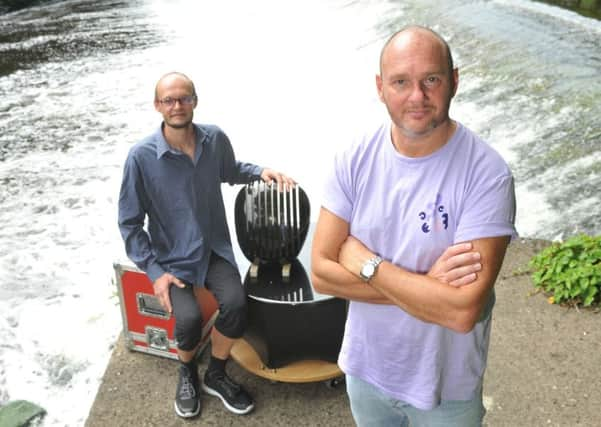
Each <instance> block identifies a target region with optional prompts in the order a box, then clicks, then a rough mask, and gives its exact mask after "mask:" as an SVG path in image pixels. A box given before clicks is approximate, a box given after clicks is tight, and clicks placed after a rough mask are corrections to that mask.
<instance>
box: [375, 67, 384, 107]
mask: <svg viewBox="0 0 601 427" xmlns="http://www.w3.org/2000/svg"><path fill="white" fill-rule="evenodd" d="M376 88H377V89H378V97H379V98H380V101H382V102H384V96H383V95H382V76H381V75H380V74H376Z"/></svg>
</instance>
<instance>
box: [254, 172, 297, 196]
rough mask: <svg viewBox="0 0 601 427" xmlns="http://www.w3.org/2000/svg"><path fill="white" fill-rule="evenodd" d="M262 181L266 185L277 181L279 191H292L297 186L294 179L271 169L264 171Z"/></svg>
mask: <svg viewBox="0 0 601 427" xmlns="http://www.w3.org/2000/svg"><path fill="white" fill-rule="evenodd" d="M261 179H262V180H263V181H264V182H265V183H266V184H271V183H272V182H274V181H275V182H276V183H277V185H278V190H279V191H284V190H290V189H291V188H294V186H295V185H296V181H294V180H293V179H292V178H290V177H288V176H286V175H284V174H283V173H280V172H277V171H275V170H273V169H269V168H265V169H263V172H261Z"/></svg>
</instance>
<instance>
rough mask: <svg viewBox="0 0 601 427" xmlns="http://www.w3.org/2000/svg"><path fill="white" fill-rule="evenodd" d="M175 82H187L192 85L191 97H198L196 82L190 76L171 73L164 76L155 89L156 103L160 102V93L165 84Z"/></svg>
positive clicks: (177, 72)
mask: <svg viewBox="0 0 601 427" xmlns="http://www.w3.org/2000/svg"><path fill="white" fill-rule="evenodd" d="M173 80H184V81H186V82H187V84H188V85H190V90H191V92H190V95H192V96H196V88H195V87H194V82H193V81H192V80H191V79H190V78H189V77H188V76H186V75H185V74H184V73H180V72H179V71H171V72H169V73H167V74H164V75H163V76H162V77H161V78H160V79H159V81H158V82H157V84H156V86H155V88H154V100H155V101H158V99H159V92H160V89H161V87H162V86H163V84H164V83H167V82H171V81H173Z"/></svg>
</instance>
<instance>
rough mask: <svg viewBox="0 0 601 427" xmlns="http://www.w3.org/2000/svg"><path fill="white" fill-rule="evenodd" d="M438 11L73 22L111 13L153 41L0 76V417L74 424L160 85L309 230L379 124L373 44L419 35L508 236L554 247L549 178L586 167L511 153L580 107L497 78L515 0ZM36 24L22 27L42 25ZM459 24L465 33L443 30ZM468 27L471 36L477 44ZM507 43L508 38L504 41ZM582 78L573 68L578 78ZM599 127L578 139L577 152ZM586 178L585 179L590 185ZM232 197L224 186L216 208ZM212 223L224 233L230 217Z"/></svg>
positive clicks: (341, 5) (99, 359)
mask: <svg viewBox="0 0 601 427" xmlns="http://www.w3.org/2000/svg"><path fill="white" fill-rule="evenodd" d="M74 3H78V2H77V1H75V0H74V1H71V2H65V4H64V5H67V6H68V5H69V4H74ZM99 3H100V4H103V2H99ZM452 3H453V5H454V6H460V7H457V8H447V7H446V6H445V10H437V9H436V8H435V7H428V8H424V7H423V5H422V4H421V3H420V2H415V4H413V3H411V2H403V4H398V3H396V2H391V3H388V2H385V1H365V2H345V1H342V0H340V1H337V0H331V1H327V2H326V1H318V0H309V1H306V2H280V1H275V0H259V1H254V2H238V1H233V0H226V1H222V2H210V3H209V2H194V1H192V0H178V1H169V2H168V1H166V0H163V1H159V0H157V1H148V2H137V3H136V4H135V6H133V7H132V8H130V9H127V8H125V9H123V10H118V11H117V12H113V11H111V10H110V9H111V8H110V7H109V11H108V12H106V13H97V14H95V13H90V14H87V15H86V14H81V15H78V17H80V18H81V19H82V20H89V19H95V20H99V21H101V22H104V21H105V20H107V22H112V21H110V19H109V17H111V16H114V13H123V14H124V15H123V18H122V22H121V21H119V22H117V23H116V24H113V25H115V27H114V28H111V27H107V28H102V29H101V30H102V31H105V30H106V31H111V30H114V31H121V30H122V29H123V28H127V27H128V26H130V20H131V18H132V16H133V17H134V18H135V19H136V20H138V21H136V22H137V23H138V24H139V23H140V22H142V23H143V24H145V25H147V26H148V27H149V28H151V31H149V33H150V34H151V35H152V36H153V37H155V38H152V37H151V36H150V35H148V34H146V33H144V34H146V35H145V36H144V37H147V38H148V39H149V40H150V41H149V42H148V44H147V45H145V46H143V47H136V48H132V49H130V50H127V51H124V52H120V53H113V54H106V53H102V54H98V55H94V56H87V57H83V58H78V57H75V59H58V60H57V62H46V63H43V64H41V65H37V66H36V67H34V68H32V69H23V70H20V71H17V72H15V73H13V74H11V75H9V76H8V77H3V78H0V94H2V95H3V96H4V97H3V101H4V100H5V101H6V103H5V104H3V105H2V106H0V129H1V130H2V132H0V142H2V141H4V140H2V139H1V138H2V137H5V138H6V135H11V141H9V142H10V143H12V145H11V147H12V148H13V150H14V152H13V151H11V152H10V154H9V155H8V156H7V157H6V159H5V160H3V161H1V162H0V182H1V186H0V200H1V201H2V208H3V209H2V210H1V211H0V221H1V223H2V224H3V227H2V228H1V229H0V242H1V244H0V273H1V274H2V277H3V278H4V279H5V280H4V282H3V283H2V284H0V296H1V298H0V313H1V315H0V340H1V341H2V342H3V343H4V344H3V345H2V346H0V403H3V402H5V401H7V400H16V399H27V400H31V401H34V402H36V403H38V404H40V405H41V406H43V407H45V408H46V409H47V410H48V415H47V417H46V419H45V421H44V425H45V426H62V425H68V426H77V425H82V424H83V423H84V422H85V418H86V416H87V413H88V410H89V408H90V405H91V404H92V401H93V398H94V395H95V393H96V390H97V387H98V384H99V381H100V378H101V376H102V372H103V370H104V369H105V366H106V363H107V361H108V358H109V356H110V351H111V347H112V344H113V343H114V341H115V339H116V337H117V334H118V333H119V331H120V329H121V316H120V313H119V307H118V299H117V298H116V288H115V286H114V281H113V271H112V262H113V261H115V260H123V259H125V254H124V252H123V247H122V242H121V238H120V236H119V233H118V229H117V224H116V210H117V206H116V205H117V195H118V191H119V185H120V179H121V170H122V165H123V161H124V160H125V156H126V154H127V151H128V149H129V147H130V146H131V145H132V144H133V143H134V142H136V141H138V140H139V139H140V138H142V137H143V136H145V135H147V134H148V133H150V132H151V131H153V130H154V129H155V128H156V127H157V126H158V124H159V121H160V116H159V115H158V113H156V112H155V111H154V109H153V106H152V99H153V95H154V94H153V90H154V84H155V83H156V80H157V79H158V77H159V76H160V75H161V74H163V73H166V72H169V71H173V70H179V71H183V72H185V73H186V74H188V75H189V76H190V77H191V78H192V79H193V80H194V81H195V82H196V84H197V91H198V93H199V106H198V108H197V110H196V116H195V118H196V120H197V121H199V122H203V123H216V124H218V125H219V126H221V127H222V128H223V129H224V130H225V131H226V133H227V134H228V136H229V137H230V138H231V140H232V143H233V146H234V149H235V150H236V154H237V157H238V158H239V159H241V160H245V161H252V162H255V163H259V164H262V165H267V166H270V167H274V168H276V169H279V170H282V171H285V172H286V173H288V174H290V175H291V176H293V177H295V178H296V179H298V180H299V182H300V184H301V185H303V187H304V188H305V190H306V191H307V193H308V194H309V195H310V196H311V200H312V208H313V209H312V217H313V219H315V218H316V216H317V214H318V209H319V200H320V197H321V192H322V183H323V180H324V177H325V174H326V173H327V172H328V170H329V169H330V167H331V160H332V156H333V154H334V153H335V152H337V151H338V150H339V149H340V148H342V147H344V146H345V145H347V144H348V142H349V138H350V136H351V135H352V134H353V133H354V131H355V130H356V129H357V128H358V127H359V126H360V125H361V123H363V122H364V121H365V120H367V118H368V117H374V116H376V115H379V114H383V113H384V109H383V108H382V106H381V105H380V102H379V100H378V99H377V95H376V90H375V83H374V75H375V72H376V71H377V67H378V54H379V49H380V47H381V44H382V41H383V38H384V37H386V36H388V35H389V33H390V32H391V31H392V30H394V29H396V28H398V27H401V26H403V25H405V24H406V23H409V22H417V23H424V24H426V25H428V24H429V25H434V26H436V28H437V29H439V30H440V31H441V32H442V33H443V34H445V35H447V34H448V35H449V36H450V38H451V45H452V47H455V46H457V47H458V48H457V50H456V53H457V55H456V56H457V59H458V61H457V62H458V65H459V66H460V69H461V70H462V72H461V73H460V86H459V94H458V97H457V100H456V102H455V103H454V104H453V108H452V111H451V113H452V114H451V115H452V116H453V117H454V118H456V119H457V120H460V121H461V122H463V123H464V124H465V125H467V126H468V127H470V128H472V129H473V130H474V131H476V132H477V133H479V134H480V135H481V136H482V137H483V138H484V139H486V140H487V141H489V142H490V143H491V144H492V145H493V146H494V147H495V148H496V149H497V150H498V151H499V152H500V153H501V154H502V155H503V157H504V158H505V159H507V160H508V162H509V163H510V164H511V165H512V167H515V169H516V171H517V177H518V182H517V189H516V191H517V198H518V214H517V227H518V231H519V232H520V233H521V234H522V235H525V236H537V235H538V233H539V232H541V230H542V231H545V232H547V234H545V236H546V237H549V236H551V237H556V236H560V235H561V232H560V231H557V228H556V227H557V221H558V217H559V214H558V212H557V209H556V208H555V207H553V206H552V205H551V203H550V202H549V199H548V198H547V197H546V196H547V195H548V194H552V195H554V194H555V193H558V192H560V191H561V190H562V186H561V185H557V183H558V182H560V181H561V180H562V179H566V180H570V179H571V178H570V177H571V176H572V175H574V173H576V172H578V171H580V170H587V168H593V167H594V165H595V164H596V163H598V162H599V151H594V152H592V153H591V154H584V155H582V156H581V157H580V158H578V159H576V160H571V161H569V162H566V164H565V165H562V166H561V167H559V168H555V167H547V166H545V167H547V169H544V167H541V169H543V170H542V171H538V169H537V168H534V167H533V166H532V168H530V166H531V165H530V164H529V163H528V159H526V160H525V159H524V156H523V153H522V154H520V152H519V151H518V149H519V148H520V147H523V146H530V145H532V149H531V151H532V153H533V155H534V154H537V153H538V152H539V151H540V150H542V149H541V148H540V147H539V146H537V145H536V144H533V142H537V141H538V140H544V141H545V142H546V139H547V138H548V135H549V134H554V133H556V132H557V130H558V129H559V130H561V129H562V126H565V124H566V123H570V122H571V119H572V118H573V117H574V115H578V113H579V112H580V111H581V108H582V106H581V105H576V104H575V105H572V104H568V105H564V103H566V102H567V101H566V99H572V97H571V96H567V95H566V96H563V97H560V96H546V92H544V90H545V89H546V88H553V89H555V85H554V81H550V77H549V76H548V75H546V74H543V73H542V72H541V71H542V70H544V69H543V68H542V65H541V64H542V63H543V62H542V61H541V60H540V59H537V58H534V59H533V60H531V61H530V62H529V63H528V64H529V67H530V68H532V69H533V70H534V72H533V74H535V75H536V76H535V77H531V75H529V74H527V73H526V72H525V71H524V70H522V69H520V68H519V67H520V64H522V59H520V60H519V61H517V60H515V59H514V60H513V63H512V64H511V66H512V67H514V68H511V67H509V68H506V69H505V68H504V67H506V66H507V63H508V62H509V63H511V62H512V61H510V60H511V59H512V57H513V56H515V55H514V53H513V52H514V50H512V49H515V51H518V48H517V47H515V45H512V44H507V43H509V42H508V41H507V39H508V38H510V37H505V35H504V37H501V38H500V39H501V41H499V40H497V39H495V38H494V31H493V30H494V26H492V27H491V28H488V27H489V25H488V24H489V23H491V22H493V23H494V22H497V21H499V22H502V23H503V26H505V25H507V23H508V22H511V21H510V20H507V21H506V20H497V21H495V20H494V18H495V17H496V15H495V13H500V14H507V13H508V12H507V8H510V9H511V8H513V9H516V8H517V9H520V8H519V7H516V6H515V4H513V3H514V2H510V1H498V2H485V4H484V5H475V4H474V3H473V2H469V1H468V2H460V1H454V2H452ZM444 4H445V5H446V2H445V3H444ZM523 4H527V5H528V9H527V11H528V12H529V13H530V12H532V13H535V14H540V13H541V11H542V13H543V14H544V13H546V12H545V10H546V7H545V6H544V5H541V6H538V4H535V3H530V2H523ZM64 5H62V6H61V2H58V3H54V4H53V5H52V6H48V8H60V7H63V6H64ZM497 5H500V6H501V8H502V9H501V10H500V11H499V10H497ZM520 5H522V2H520ZM474 8H480V9H481V13H482V15H481V19H482V22H486V24H482V23H480V24H478V23H477V22H475V21H473V20H472V21H470V20H469V19H467V18H466V17H474V16H476V17H478V16H479V15H477V14H474ZM556 13H559V14H560V15H561V20H562V21H567V22H569V23H572V24H574V25H576V24H577V25H579V26H585V27H587V28H591V31H592V32H595V31H597V29H598V28H599V26H598V24H591V23H590V21H587V20H586V19H579V18H576V17H574V14H571V13H570V12H565V11H560V12H557V11H556V10H554V11H553V14H547V15H545V19H547V18H546V17H548V16H551V17H552V16H554V14H556ZM487 14H492V18H491V16H489V15H487ZM59 15H61V14H59ZM75 15H77V14H75ZM61 16H62V15H61ZM66 16H68V14H67V15H66ZM503 16H504V15H503ZM38 19H39V25H44V22H46V21H45V20H47V18H46V17H42V18H38ZM61 19H63V18H61ZM474 19H475V18H474ZM464 21H465V25H466V26H465V27H461V26H459V24H457V22H462V23H463V22H464ZM478 25H480V29H481V30H482V32H483V33H484V34H485V36H482V38H481V39H480V38H477V37H476V36H478V35H479V34H478V29H479V28H478ZM537 25H538V23H537ZM528 28H529V27H528ZM544 29H546V27H544V28H543V30H544ZM489 30H490V31H489ZM454 31H455V32H454ZM140 32H142V31H141V30H140ZM508 33H510V34H513V33H515V34H519V27H518V28H517V29H515V28H514V32H513V33H511V32H508ZM541 33H543V34H546V33H545V31H541ZM76 34H79V33H76V32H72V33H69V34H63V35H61V36H60V37H57V38H56V39H55V40H54V41H59V40H61V39H62V38H67V39H69V38H72V37H75V36H76ZM91 37H93V36H91ZM155 39H156V40H155ZM43 42H44V41H43V37H42V36H36V37H31V38H30V39H29V40H26V41H23V42H22V43H21V44H20V45H19V43H11V45H10V46H12V47H10V46H8V47H7V45H2V48H3V49H8V48H14V47H15V46H26V47H27V46H29V47H30V48H35V47H36V46H38V45H40V43H43ZM126 42H129V40H127V41H126ZM526 44H527V43H526ZM517 46H518V47H520V46H519V43H518V44H517ZM519 51H520V52H522V50H519ZM503 55H506V56H503ZM525 59H529V58H525ZM571 59H572V58H570V60H571ZM495 61H496V62H495ZM559 61H560V60H559ZM564 62H570V61H564ZM592 64H593V65H590V64H589V63H586V64H584V65H583V66H582V67H581V68H582V69H583V70H589V71H590V70H592V71H591V72H594V70H595V66H596V65H595V64H596V63H595V62H592ZM579 81H582V80H579ZM539 92H543V96H538V93H539ZM560 95H561V94H560ZM568 95H570V94H568ZM563 98H565V99H563ZM586 101H587V100H586V99H584V101H582V103H583V104H584V103H586ZM598 123H599V122H598V121H594V120H591V121H590V122H587V123H585V126H589V127H591V128H593V133H592V134H593V137H594V128H595V126H597V125H598ZM597 129H598V127H597ZM578 135H579V134H577V135H576V136H575V137H574V138H575V139H577V138H579V136H578ZM587 135H588V134H587ZM56 141H58V142H59V143H56ZM553 142H554V143H555V144H556V143H557V141H553ZM23 147H25V148H23ZM543 147H544V145H543ZM15 153H17V154H15ZM528 154H530V153H528ZM526 166H528V167H526ZM522 169H524V170H525V172H522ZM592 170H593V172H591V174H590V175H589V178H588V179H590V180H591V181H590V182H599V178H598V177H597V178H595V175H594V169H592ZM522 176H523V178H522ZM595 179H596V181H595ZM237 191H238V188H235V187H229V186H226V187H224V195H225V198H226V204H227V205H228V206H230V207H231V204H232V202H233V199H234V196H235V194H236V192H237ZM560 196H561V195H558V196H557V197H560ZM596 200H598V196H597V199H595V198H594V197H589V198H583V199H581V200H578V201H577V202H574V203H573V204H571V205H570V206H569V209H567V211H568V212H569V213H570V214H571V217H575V218H578V215H579V213H580V212H599V210H598V207H596V208H595V206H596ZM595 209H596V210H595ZM228 215H229V218H228V219H229V221H230V225H233V212H232V209H231V208H230V209H228ZM232 235H234V233H233V230H232Z"/></svg>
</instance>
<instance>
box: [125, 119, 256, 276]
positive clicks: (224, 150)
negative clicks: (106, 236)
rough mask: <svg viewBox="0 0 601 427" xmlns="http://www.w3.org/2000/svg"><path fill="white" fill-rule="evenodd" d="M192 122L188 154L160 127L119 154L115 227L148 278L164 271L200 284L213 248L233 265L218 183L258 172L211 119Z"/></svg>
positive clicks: (253, 176)
mask: <svg viewBox="0 0 601 427" xmlns="http://www.w3.org/2000/svg"><path fill="white" fill-rule="evenodd" d="M194 130H195V133H196V148H195V150H194V161H192V159H190V157H188V156H187V155H186V154H184V153H182V152H181V151H178V150H176V149H174V148H172V147H170V146H169V144H167V141H165V138H164V136H163V132H162V127H161V128H159V129H158V130H157V131H156V132H155V133H154V134H153V135H151V136H149V137H147V138H145V139H143V140H142V141H140V142H139V143H137V144H136V145H134V146H133V147H132V148H131V150H130V151H129V155H128V157H127V160H126V161H125V167H124V171H123V181H122V184H121V192H120V194H119V229H120V231H121V236H122V237H123V240H124V241H125V251H126V253H127V255H128V257H129V258H130V259H131V260H132V261H133V262H134V263H135V264H136V265H137V266H138V267H139V268H140V269H142V270H143V271H145V272H146V273H147V275H148V276H149V277H150V279H151V280H152V281H153V282H154V281H155V280H156V279H158V278H159V277H160V276H161V275H162V274H163V273H165V272H169V273H171V274H173V275H174V276H176V277H178V278H180V279H183V280H187V281H189V282H191V283H195V284H199V285H202V284H204V280H205V277H206V274H207V269H208V264H209V257H210V255H211V251H213V252H215V253H217V254H218V255H220V256H222V257H223V258H225V259H226V260H227V261H229V262H230V263H231V264H232V265H234V266H236V261H235V258H234V253H233V249H232V243H231V239H230V234H229V230H228V226H227V219H226V216H225V206H224V204H223V196H222V194H221V183H223V182H227V183H229V184H232V185H233V184H244V183H248V182H250V181H253V180H255V179H257V178H259V177H260V175H261V172H262V168H260V167H259V166H257V165H253V164H250V163H242V162H238V161H236V159H235V157H234V151H233V149H232V146H231V144H230V141H229V139H228V137H227V136H226V135H225V133H223V131H222V130H221V129H219V128H218V127H217V126H213V125H194ZM146 217H148V223H147V229H145V228H144V222H145V218H146Z"/></svg>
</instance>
